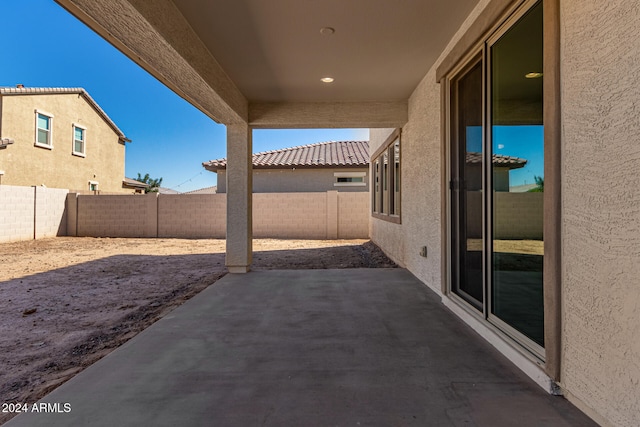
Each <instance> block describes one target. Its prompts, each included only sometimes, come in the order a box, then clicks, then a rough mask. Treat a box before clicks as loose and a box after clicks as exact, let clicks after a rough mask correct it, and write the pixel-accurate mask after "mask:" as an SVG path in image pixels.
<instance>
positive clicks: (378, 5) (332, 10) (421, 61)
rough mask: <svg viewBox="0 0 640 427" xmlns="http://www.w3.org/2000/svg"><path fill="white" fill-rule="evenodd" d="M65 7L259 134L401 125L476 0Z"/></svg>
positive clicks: (140, 2) (218, 113) (199, 0)
mask: <svg viewBox="0 0 640 427" xmlns="http://www.w3.org/2000/svg"><path fill="white" fill-rule="evenodd" d="M56 1H57V2H58V3H59V4H61V5H62V6H63V7H65V8H66V9H67V10H68V11H69V12H71V13H72V14H73V15H75V16H76V17H77V18H79V19H80V20H81V21H83V22H84V23H85V24H87V25H88V26H89V27H90V28H92V29H93V30H94V31H96V32H97V33H99V34H100V35H101V36H103V37H104V38H105V39H106V40H108V41H109V42H110V43H112V44H113V45H114V46H116V47H117V48H118V49H120V50H121V51H122V52H124V53H125V54H126V55H128V56H129V57H130V58H131V59H132V60H133V61H135V62H137V63H138V64H139V65H141V66H142V67H143V68H145V69H146V70H147V71H149V72H150V73H151V74H152V75H154V76H155V77H156V78H158V79H159V80H160V81H162V82H163V83H164V84H166V85H167V86H168V87H169V88H171V89H172V90H173V91H175V92H176V93H177V94H179V95H180V96H182V97H183V98H185V99H186V100H187V101H189V102H190V103H192V104H193V105H194V106H196V107H197V108H199V109H200V110H202V111H203V112H204V113H205V114H207V115H208V116H209V117H211V118H212V119H214V120H216V121H217V122H219V123H223V124H226V125H230V124H234V123H238V122H243V123H247V124H249V125H250V126H251V127H252V128H304V127H318V128H321V127H326V128H335V127H345V128H346V127H374V128H375V127H399V126H402V125H404V123H406V121H407V114H408V113H407V100H408V98H409V96H410V95H411V93H412V91H413V90H414V89H415V87H416V86H417V84H418V83H419V82H420V80H421V79H422V78H423V77H424V75H425V74H426V72H427V71H428V70H429V68H430V67H431V66H432V65H433V63H434V62H435V61H436V60H437V58H438V57H439V55H440V54H441V52H442V51H443V50H444V48H445V46H446V45H447V43H449V41H450V39H451V37H452V36H453V34H454V33H455V31H456V30H457V29H458V28H459V27H460V25H461V24H462V22H463V21H464V19H465V18H466V17H467V15H468V14H469V13H470V12H471V10H472V9H473V8H474V7H475V6H476V4H477V3H478V0H447V1H444V0H421V1H417V0H413V1H407V2H394V1H388V0H353V1H349V2H344V1H342V0H326V1H322V2H314V1H297V0H274V1H268V2H264V1H255V0H243V1H239V0H217V1H207V0H180V1H175V0H155V1H153V2H150V1H147V0H101V1H99V2H96V1H92V0H56ZM327 27H330V28H332V29H334V30H335V32H334V33H333V34H322V33H321V29H323V28H327ZM330 32H331V31H330V30H325V31H323V33H330ZM323 77H333V78H334V79H335V80H334V82H333V83H323V82H321V81H320V79H321V78H323Z"/></svg>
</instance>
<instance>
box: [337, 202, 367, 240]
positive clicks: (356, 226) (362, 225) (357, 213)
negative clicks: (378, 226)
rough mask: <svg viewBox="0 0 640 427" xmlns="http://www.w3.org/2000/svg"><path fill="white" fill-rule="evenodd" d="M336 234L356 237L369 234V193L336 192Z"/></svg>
mask: <svg viewBox="0 0 640 427" xmlns="http://www.w3.org/2000/svg"><path fill="white" fill-rule="evenodd" d="M337 195H338V236H340V238H341V239H357V238H362V237H363V236H364V237H367V236H368V235H369V217H370V213H369V212H370V209H369V207H370V202H371V195H370V194H369V192H366V193H342V192H339V193H337Z"/></svg>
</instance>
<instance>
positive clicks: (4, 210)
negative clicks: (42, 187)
mask: <svg viewBox="0 0 640 427" xmlns="http://www.w3.org/2000/svg"><path fill="white" fill-rule="evenodd" d="M34 203H35V192H34V187H18V186H12V185H1V186H0V217H1V218H2V221H0V241H3V242H11V241H15V240H27V239H33V237H34V229H33V226H34Z"/></svg>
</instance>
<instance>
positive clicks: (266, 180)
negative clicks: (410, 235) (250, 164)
mask: <svg viewBox="0 0 640 427" xmlns="http://www.w3.org/2000/svg"><path fill="white" fill-rule="evenodd" d="M334 172H366V173H367V176H365V177H364V180H365V183H366V185H364V186H337V187H336V186H334V183H335V177H334V176H333V174H334ZM368 175H369V170H368V168H366V167H365V168H333V169H324V168H323V169H301V168H292V169H254V170H253V192H254V193H295V192H301V193H305V192H317V191H333V190H335V191H340V192H362V191H369V177H368ZM226 184H227V183H226V173H225V171H219V172H218V184H217V185H218V193H226V191H227V185H226Z"/></svg>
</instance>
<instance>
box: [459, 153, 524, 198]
mask: <svg viewBox="0 0 640 427" xmlns="http://www.w3.org/2000/svg"><path fill="white" fill-rule="evenodd" d="M466 155H467V162H466V168H467V169H466V173H467V182H468V183H469V185H468V186H467V189H469V190H479V189H480V188H481V186H480V183H481V182H482V153H476V152H468V153H466ZM492 164H493V189H494V191H510V190H509V182H510V181H511V179H510V176H509V172H511V171H512V170H514V169H520V168H523V167H525V165H526V164H527V161H526V160H525V159H521V158H518V157H512V156H502V155H500V154H494V155H493V162H492ZM470 185H471V186H470ZM472 186H475V187H472Z"/></svg>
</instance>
